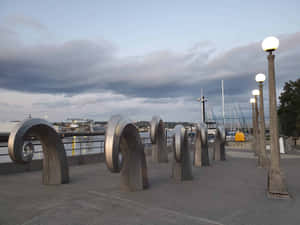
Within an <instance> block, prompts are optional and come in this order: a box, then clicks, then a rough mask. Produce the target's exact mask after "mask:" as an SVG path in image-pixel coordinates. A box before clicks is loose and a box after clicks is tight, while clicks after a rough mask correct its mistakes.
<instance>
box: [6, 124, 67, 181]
mask: <svg viewBox="0 0 300 225" xmlns="http://www.w3.org/2000/svg"><path fill="white" fill-rule="evenodd" d="M30 137H36V138H37V139H39V140H40V142H41V145H42V148H43V153H44V159H43V184H64V183H68V182H69V167H68V161H67V157H66V152H65V148H64V145H63V143H62V141H61V138H60V137H59V135H58V134H57V132H56V131H55V129H54V128H53V126H52V125H51V124H50V123H48V122H47V121H46V120H43V119H27V120H24V121H23V122H21V123H20V124H18V125H17V126H16V127H14V129H13V130H12V131H11V133H10V135H9V139H8V152H9V156H10V158H11V159H12V160H13V161H14V162H16V163H23V164H25V163H30V161H31V159H32V157H33V151H34V148H33V145H32V143H31V142H30V141H28V140H29V139H30Z"/></svg>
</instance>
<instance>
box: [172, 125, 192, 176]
mask: <svg viewBox="0 0 300 225" xmlns="http://www.w3.org/2000/svg"><path fill="white" fill-rule="evenodd" d="M173 151H174V160H173V166H172V177H173V179H174V180H177V181H182V180H192V179H193V175H192V162H191V157H190V152H189V149H188V135H187V131H186V129H185V128H184V127H183V126H182V125H177V126H175V128H174V134H173Z"/></svg>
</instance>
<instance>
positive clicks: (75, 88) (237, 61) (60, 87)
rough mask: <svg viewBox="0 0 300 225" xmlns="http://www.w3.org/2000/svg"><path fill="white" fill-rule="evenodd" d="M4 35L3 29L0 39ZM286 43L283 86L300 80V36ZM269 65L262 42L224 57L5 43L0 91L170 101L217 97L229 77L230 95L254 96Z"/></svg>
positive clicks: (206, 45) (204, 49)
mask: <svg viewBox="0 0 300 225" xmlns="http://www.w3.org/2000/svg"><path fill="white" fill-rule="evenodd" d="M25 22H28V23H29V22H30V21H25ZM3 32H4V33H5V32H6V31H5V30H4V29H0V36H1V33H3ZM5 35H6V36H7V35H8V34H7V33H6V34H5ZM9 35H10V36H13V35H14V34H13V33H10V34H9ZM280 39H281V45H280V49H279V51H278V54H277V55H278V57H277V58H276V65H277V64H278V70H277V77H278V80H279V82H280V81H282V80H285V79H286V78H287V77H289V79H295V78H297V77H299V72H298V71H300V65H299V63H298V61H299V57H300V53H299V52H300V33H296V34H293V35H285V36H282V37H281V38H280ZM4 43H5V42H4ZM266 66H267V60H266V53H264V52H263V51H262V50H261V47H260V43H258V42H256V43H251V44H249V45H247V46H241V47H237V48H233V49H231V50H228V51H226V52H224V53H217V52H216V50H215V49H214V47H213V45H212V43H211V42H201V43H199V44H196V45H195V46H194V47H192V48H191V49H189V50H187V51H186V52H171V51H160V52H154V53H151V54H147V55H145V56H138V57H128V58H119V57H118V55H117V51H116V48H115V47H114V46H113V45H112V44H111V43H109V42H107V41H99V42H97V43H96V42H92V41H88V40H78V41H70V42H66V43H64V44H61V45H47V46H42V45H41V46H34V47H20V46H18V47H13V46H9V47H8V46H7V45H6V44H1V43H0V88H4V89H9V90H17V91H24V92H31V93H50V94H54V93H55V94H57V93H64V94H66V95H76V94H80V93H87V92H98V91H112V92H114V93H117V94H118V93H119V94H124V95H128V96H134V97H145V98H165V97H178V96H199V95H200V89H201V88H203V89H204V93H205V94H206V95H216V94H217V93H220V92H221V90H220V89H221V88H220V80H221V79H223V80H224V82H225V92H226V94H227V95H232V96H235V95H243V94H245V95H246V94H247V95H248V93H249V90H251V89H253V88H254V87H255V86H256V84H255V82H254V75H255V74H256V73H258V72H266Z"/></svg>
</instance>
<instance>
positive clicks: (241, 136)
mask: <svg viewBox="0 0 300 225" xmlns="http://www.w3.org/2000/svg"><path fill="white" fill-rule="evenodd" d="M235 141H245V135H244V133H243V132H241V131H237V132H236V133H235Z"/></svg>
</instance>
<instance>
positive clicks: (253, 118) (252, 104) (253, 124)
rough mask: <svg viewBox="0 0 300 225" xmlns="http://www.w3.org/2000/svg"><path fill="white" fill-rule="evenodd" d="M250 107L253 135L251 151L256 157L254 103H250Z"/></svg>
mask: <svg viewBox="0 0 300 225" xmlns="http://www.w3.org/2000/svg"><path fill="white" fill-rule="evenodd" d="M251 106H252V127H253V129H252V135H253V141H252V143H253V148H254V149H253V150H254V154H255V155H256V154H257V148H256V125H255V124H256V121H255V107H254V102H253V103H251Z"/></svg>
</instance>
